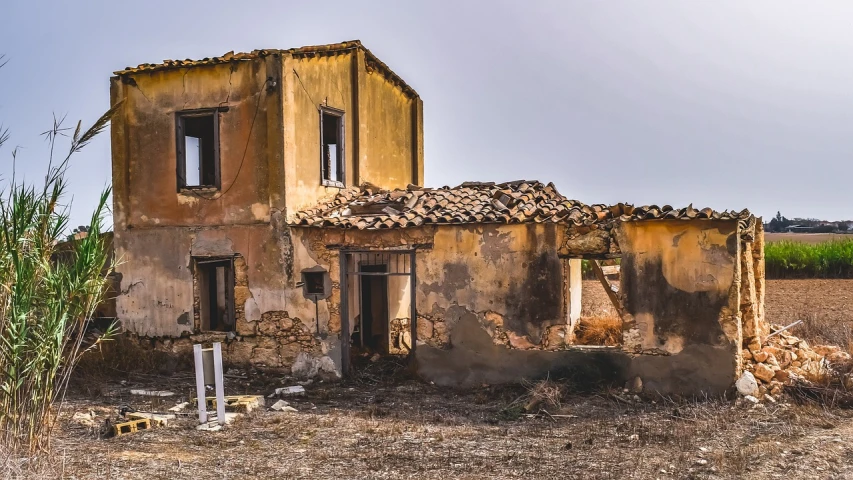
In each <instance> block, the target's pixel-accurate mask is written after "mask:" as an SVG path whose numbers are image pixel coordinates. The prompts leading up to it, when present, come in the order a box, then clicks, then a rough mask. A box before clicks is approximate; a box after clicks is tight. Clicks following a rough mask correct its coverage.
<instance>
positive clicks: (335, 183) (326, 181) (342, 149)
mask: <svg viewBox="0 0 853 480" xmlns="http://www.w3.org/2000/svg"><path fill="white" fill-rule="evenodd" d="M319 113H320V115H319V119H320V185H323V186H324V187H337V188H345V187H346V178H347V171H346V165H347V162H346V158H347V157H346V141H345V140H344V134H345V133H346V119H345V118H344V117H345V115H346V112H344V111H343V110H340V109H337V108H333V107H329V106H327V105H320V107H319ZM325 115H331V116H334V117H338V119H339V126H338V141H339V147H338V150H339V153H340V154H339V155H338V158H337V160H338V175H339V177H340V180H335V179H331V178H326V173H327V172H325V171H324V165H325V160H326V159H325V158H324V156H323V145H324V143H323V138H324V135H323V134H324V133H325V132H324V129H323V123H324V122H323V117H324V116H325Z"/></svg>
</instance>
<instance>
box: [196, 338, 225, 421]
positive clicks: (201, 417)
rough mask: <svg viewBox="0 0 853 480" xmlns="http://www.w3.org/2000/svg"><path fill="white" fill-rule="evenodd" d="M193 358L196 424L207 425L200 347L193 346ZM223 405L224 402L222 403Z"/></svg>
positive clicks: (202, 362)
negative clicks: (196, 411) (196, 400)
mask: <svg viewBox="0 0 853 480" xmlns="http://www.w3.org/2000/svg"><path fill="white" fill-rule="evenodd" d="M193 356H194V357H195V388H196V398H197V399H198V422H199V423H207V395H206V393H205V391H204V359H203V358H202V355H201V345H198V344H196V345H193ZM222 403H223V404H224V402H222Z"/></svg>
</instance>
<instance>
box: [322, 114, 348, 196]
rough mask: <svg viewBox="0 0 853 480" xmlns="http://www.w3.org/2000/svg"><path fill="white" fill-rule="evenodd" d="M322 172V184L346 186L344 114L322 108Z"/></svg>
mask: <svg viewBox="0 0 853 480" xmlns="http://www.w3.org/2000/svg"><path fill="white" fill-rule="evenodd" d="M320 171H321V174H322V184H323V185H328V186H335V187H343V186H344V112H342V111H340V110H334V109H331V108H326V107H321V108H320Z"/></svg>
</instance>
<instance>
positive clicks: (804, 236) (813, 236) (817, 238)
mask: <svg viewBox="0 0 853 480" xmlns="http://www.w3.org/2000/svg"><path fill="white" fill-rule="evenodd" d="M764 240H765V241H768V242H780V241H782V240H790V241H793V242H803V243H823V242H829V241H832V240H853V235H850V234H844V233H765V234H764Z"/></svg>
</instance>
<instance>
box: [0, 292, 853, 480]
mask: <svg viewBox="0 0 853 480" xmlns="http://www.w3.org/2000/svg"><path fill="white" fill-rule="evenodd" d="M851 282H853V281H838V280H832V281H804V280H776V281H769V282H768V286H767V308H768V317H769V318H770V319H771V321H773V322H775V323H782V324H786V323H790V322H789V321H788V320H790V319H796V317H797V316H798V315H800V314H801V313H802V314H811V315H823V316H825V317H827V318H830V317H831V318H837V319H838V320H839V321H843V322H850V323H851V324H853V322H851V320H853V319H851V317H850V312H851V309H850V308H849V307H850V306H851V305H850V304H851V303H853V300H851V296H853V294H851V293H848V292H851V291H853V289H851V287H853V283H851ZM584 287H585V294H586V298H585V304H584V312H585V314H597V313H598V312H599V310H600V309H601V308H607V299H606V296H605V295H604V292H603V290H602V291H600V292H598V293H596V292H597V290H596V287H598V288H599V289H600V286H599V285H598V284H597V283H595V282H594V281H593V282H585V284H584ZM377 368H379V367H377ZM380 378H381V377H380V376H379V375H372V376H371V375H365V376H363V377H361V381H350V382H348V383H343V384H324V383H314V384H310V385H307V386H306V390H307V394H306V395H305V396H303V397H296V398H288V399H287V400H288V401H290V402H291V403H292V405H293V406H294V407H296V408H297V409H298V411H297V412H295V413H279V412H274V411H265V410H264V411H257V412H253V413H252V414H250V415H248V416H247V417H244V418H243V419H241V420H239V421H238V422H237V423H236V424H234V425H232V426H230V427H228V428H226V429H225V430H223V431H221V432H200V431H197V430H195V428H194V421H193V419H192V418H191V417H187V418H182V419H178V420H176V421H174V422H172V423H171V424H170V425H169V426H168V427H163V428H156V429H153V430H149V431H143V432H138V433H135V434H130V435H125V436H121V437H117V438H111V439H98V438H97V433H96V432H95V431H94V429H91V428H88V427H86V426H82V425H80V424H79V423H76V422H74V421H72V420H71V415H72V414H73V413H74V412H88V411H94V412H95V413H96V415H97V416H98V418H99V419H103V418H106V417H107V416H115V412H116V410H117V408H118V407H119V406H120V405H122V404H129V405H131V406H134V407H136V408H138V409H140V410H145V411H164V410H166V409H167V408H168V407H170V406H172V405H174V404H175V403H176V402H177V401H179V400H183V399H185V398H186V397H187V396H188V395H189V394H190V392H192V388H193V387H192V377H191V375H190V374H188V373H183V374H178V375H174V376H172V377H155V376H146V375H141V374H126V373H121V372H114V374H113V375H111V376H110V377H109V378H91V377H90V378H87V379H86V381H81V382H78V383H77V386H76V387H77V388H76V390H75V391H74V392H72V394H71V396H70V400H69V403H68V404H67V408H66V409H65V410H64V412H63V414H62V416H61V417H60V421H59V428H58V430H57V433H56V436H55V439H54V443H53V454H52V455H51V456H50V458H48V459H46V460H41V461H39V462H37V463H36V464H34V465H32V466H29V467H28V466H27V465H26V464H22V463H21V460H20V459H18V458H8V459H6V460H5V465H4V462H3V458H2V457H0V477H4V478H14V477H16V476H17V477H28V478H142V477H144V478H151V479H154V478H163V479H167V478H168V479H172V478H193V479H206V478H211V479H212V478H441V479H449V478H742V477H747V478H833V479H835V478H851V479H853V444H851V443H850V442H849V439H850V438H851V436H853V421H851V420H853V411H851V410H842V409H826V408H822V407H820V406H817V405H798V404H793V403H789V404H784V405H780V404H768V405H761V406H758V407H753V406H751V405H746V404H742V403H736V402H734V401H730V400H722V399H703V400H702V401H693V400H669V399H662V398H644V399H641V400H640V401H634V400H633V399H630V398H628V400H626V398H627V396H625V395H619V393H620V392H619V390H618V389H617V390H611V389H607V388H604V387H597V388H595V389H593V391H591V392H586V393H582V394H581V393H567V394H566V395H565V396H564V397H563V399H562V401H561V405H560V406H559V407H555V406H551V407H547V409H548V413H544V412H541V413H539V414H538V415H536V416H525V415H523V412H522V411H521V410H520V409H519V408H518V405H519V404H520V403H519V402H518V401H517V400H518V399H519V397H523V396H524V395H525V393H526V392H527V390H526V389H525V387H522V386H513V387H495V386H484V387H482V388H478V389H475V390H469V391H457V390H453V389H448V388H439V387H436V386H434V385H429V384H425V383H422V382H419V381H417V380H414V379H410V378H405V377H404V376H401V375H399V374H398V375H397V376H396V377H395V379H394V380H393V381H389V382H379V383H377V382H378V381H379V379H380ZM120 380H124V381H125V383H119V381H120ZM227 383H228V387H229V393H234V394H238V393H239V394H248V393H252V394H269V393H270V392H272V390H273V389H274V387H277V386H285V385H289V384H292V382H291V381H290V380H288V379H283V378H265V377H260V376H257V377H255V376H252V377H251V379H242V378H235V377H232V378H229V379H228V381H227ZM139 387H148V388H161V389H162V388H168V389H170V390H173V391H175V392H176V393H177V396H176V397H171V398H169V399H168V401H167V402H154V401H150V400H146V399H144V398H143V397H139V396H133V395H130V394H129V390H130V389H131V388H139ZM268 402H271V400H268ZM523 403H524V402H523V401H522V402H521V404H523Z"/></svg>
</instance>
